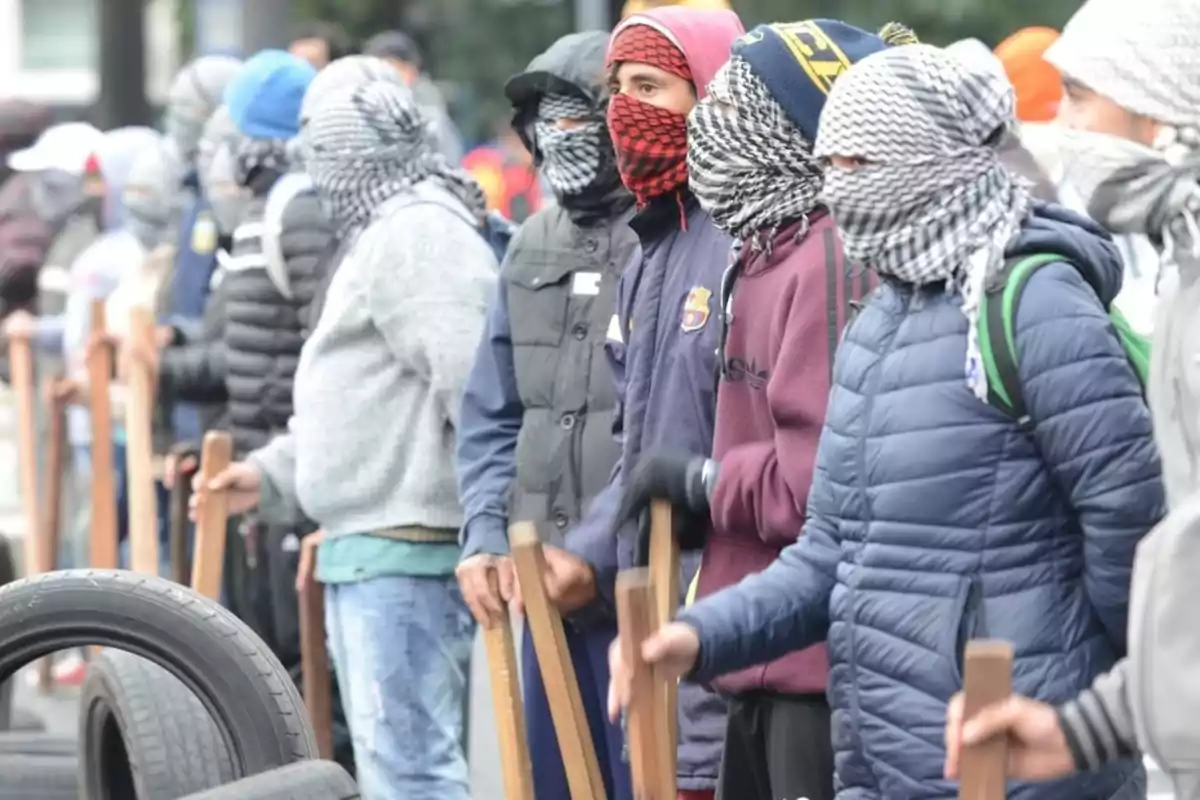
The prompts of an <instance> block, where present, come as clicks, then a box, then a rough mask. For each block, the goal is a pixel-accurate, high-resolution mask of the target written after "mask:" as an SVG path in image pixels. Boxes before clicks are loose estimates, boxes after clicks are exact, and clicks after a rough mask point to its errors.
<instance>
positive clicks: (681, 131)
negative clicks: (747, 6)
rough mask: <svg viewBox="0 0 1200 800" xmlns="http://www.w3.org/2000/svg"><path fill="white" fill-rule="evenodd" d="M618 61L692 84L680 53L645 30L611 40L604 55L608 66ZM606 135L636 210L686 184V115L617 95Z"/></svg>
mask: <svg viewBox="0 0 1200 800" xmlns="http://www.w3.org/2000/svg"><path fill="white" fill-rule="evenodd" d="M624 61H636V62H638V63H640V64H649V65H650V66H652V67H657V68H658V69H661V70H663V71H664V72H669V73H671V74H672V75H678V76H679V77H681V78H684V79H685V80H688V81H690V80H692V70H691V67H690V66H688V62H687V59H686V58H685V57H684V55H683V53H682V52H680V50H679V48H677V47H676V46H675V45H674V44H672V43H671V41H670V40H669V39H668V38H667V37H666V36H664V35H663V34H662V33H661V32H659V31H658V30H656V29H655V28H652V27H650V26H648V25H641V24H635V25H630V26H629V27H627V28H625V29H624V30H623V31H621V32H620V33H618V34H617V36H616V38H615V39H614V40H613V43H612V46H611V47H610V48H609V52H608V64H609V66H610V67H612V66H613V65H616V64H620V63H621V62H624ZM608 129H609V133H610V134H611V136H612V140H613V145H614V147H615V149H616V153H617V168H618V169H619V170H620V172H621V180H622V181H623V182H624V183H625V185H626V186H627V187H628V188H629V190H630V191H631V192H633V194H634V196H635V197H636V198H637V201H638V205H639V206H644V205H645V204H646V203H648V202H649V201H650V199H651V198H654V197H658V196H660V195H664V194H667V193H669V192H672V191H674V190H675V189H678V188H679V187H680V186H683V185H685V184H686V183H687V115H685V114H680V113H677V112H675V111H670V110H668V109H665V108H659V107H657V106H654V105H651V104H650V103H647V102H645V101H643V100H638V99H637V98H635V97H631V96H629V95H626V94H618V95H615V96H614V97H613V98H612V100H611V101H610V103H609V106H608Z"/></svg>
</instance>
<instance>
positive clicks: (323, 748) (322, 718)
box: [298, 536, 333, 758]
mask: <svg viewBox="0 0 1200 800" xmlns="http://www.w3.org/2000/svg"><path fill="white" fill-rule="evenodd" d="M319 546H320V542H319V541H318V540H317V539H316V538H315V537H312V536H310V537H307V538H305V539H304V541H303V542H302V543H301V545H300V548H301V552H300V563H301V564H309V565H311V566H310V568H309V569H308V570H307V574H306V576H305V579H304V582H303V584H301V585H300V586H299V587H298V589H299V598H298V599H299V601H300V682H301V689H302V690H303V694H304V705H305V706H306V707H307V708H308V717H309V719H310V720H311V721H312V725H313V730H314V731H315V732H316V734H317V750H318V752H319V753H320V754H321V758H333V672H332V670H330V669H329V653H328V651H327V650H326V649H325V592H324V589H323V588H322V587H321V584H320V583H318V582H317V577H316V575H317V548H318V547H319Z"/></svg>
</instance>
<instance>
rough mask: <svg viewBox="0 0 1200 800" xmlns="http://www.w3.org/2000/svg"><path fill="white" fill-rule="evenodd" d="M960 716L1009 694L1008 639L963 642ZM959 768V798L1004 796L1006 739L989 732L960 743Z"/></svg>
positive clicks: (999, 799)
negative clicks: (976, 740)
mask: <svg viewBox="0 0 1200 800" xmlns="http://www.w3.org/2000/svg"><path fill="white" fill-rule="evenodd" d="M963 664H964V667H963V719H970V718H971V717H973V716H974V715H975V714H976V713H977V712H979V710H980V709H982V708H984V707H985V706H989V705H991V704H993V703H998V702H1000V701H1001V700H1004V699H1005V698H1007V697H1008V696H1009V695H1011V694H1012V664H1013V648H1012V645H1011V644H1009V643H1008V642H1001V641H996V640H977V641H973V642H968V643H967V650H966V655H965V657H964V658H963ZM961 759H962V763H961V765H960V769H959V775H960V778H959V784H958V797H959V800H1004V798H1005V797H1006V796H1007V794H1006V787H1005V773H1006V771H1007V765H1008V739H1007V737H1005V736H993V737H992V738H991V739H988V740H987V741H985V742H982V743H980V744H978V745H975V746H973V747H964V748H963V750H962V755H961Z"/></svg>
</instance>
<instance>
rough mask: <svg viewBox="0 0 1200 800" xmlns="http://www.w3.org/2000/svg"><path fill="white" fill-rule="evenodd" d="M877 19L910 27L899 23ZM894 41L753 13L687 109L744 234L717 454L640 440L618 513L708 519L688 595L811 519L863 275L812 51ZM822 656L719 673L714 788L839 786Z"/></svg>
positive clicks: (693, 140) (695, 155)
mask: <svg viewBox="0 0 1200 800" xmlns="http://www.w3.org/2000/svg"><path fill="white" fill-rule="evenodd" d="M887 35H888V36H890V37H892V38H893V39H894V40H896V41H899V42H903V43H907V42H909V41H911V40H912V34H911V32H910V31H908V29H907V28H904V27H903V26H898V25H892V26H889V28H888V29H887ZM795 42H811V43H819V44H822V46H820V47H813V48H808V49H804V48H796V47H792V46H791V45H792V44H794V43H795ZM823 43H828V44H823ZM887 46H888V42H887V41H885V40H884V39H883V38H881V36H875V35H873V34H870V33H868V32H866V31H863V30H859V29H858V28H855V27H853V26H850V25H847V24H845V23H842V22H838V21H835V20H811V21H806V22H797V23H790V24H777V25H763V26H759V27H758V28H755V29H754V30H753V31H751V32H750V33H748V34H747V35H746V36H744V37H743V38H742V39H740V40H738V41H737V42H736V43H735V44H734V46H733V56H732V57H731V58H730V60H729V61H728V62H727V63H726V64H725V66H723V67H722V68H721V70H720V71H719V72H718V73H717V76H716V77H715V78H714V79H713V81H712V83H710V84H709V94H708V96H707V97H705V98H704V99H703V100H701V101H700V103H698V104H697V105H696V107H695V108H694V109H693V110H692V113H691V114H690V115H689V118H688V180H689V184H690V186H691V188H692V191H693V193H695V195H696V198H697V199H698V200H699V202H700V205H701V207H702V208H704V209H706V210H707V211H708V212H709V213H710V214H712V216H713V221H714V222H716V224H717V225H718V227H720V228H722V229H723V230H725V231H726V232H728V233H729V234H730V235H731V236H733V237H735V239H736V240H737V242H738V245H737V249H736V251H735V252H736V253H737V255H736V258H735V259H734V260H733V264H732V266H731V267H730V268H729V269H728V270H727V272H726V278H725V281H724V285H723V287H722V296H721V300H720V302H721V308H723V309H724V310H725V313H724V314H723V317H722V320H721V330H722V336H721V352H720V373H721V379H720V384H719V387H718V392H717V412H716V431H715V434H714V439H713V455H712V458H711V459H709V458H706V457H704V456H680V455H677V454H674V453H670V452H661V451H660V452H653V453H649V454H647V455H646V456H645V457H644V458H643V459H642V460H641V461H640V462H639V463H638V466H637V467H636V468H635V469H634V472H633V476H632V478H631V479H630V481H629V482H628V483H627V484H626V490H625V501H624V503H623V505H622V514H623V515H624V516H628V517H630V518H635V517H636V516H638V515H641V514H644V513H645V512H646V511H647V509H648V507H649V504H650V502H651V500H652V499H654V498H662V499H666V500H670V501H671V503H672V504H673V505H674V507H675V508H676V509H678V510H679V511H680V512H682V513H684V514H688V515H692V516H693V517H699V518H700V519H701V520H703V523H704V524H707V523H708V521H709V519H710V518H711V522H712V533H711V534H710V535H709V537H708V540H707V542H705V544H704V560H703V563H702V565H701V570H700V573H699V582H698V588H697V596H698V597H704V596H707V595H710V594H713V593H714V592H716V591H718V590H720V589H721V588H723V587H726V586H731V585H733V584H736V583H737V582H738V581H740V580H741V579H742V578H744V577H746V576H747V575H752V574H754V573H756V572H760V571H762V570H763V569H765V568H766V567H767V566H768V565H770V563H771V562H772V561H774V560H775V559H776V558H777V557H778V556H779V553H780V552H781V551H782V550H783V548H784V547H785V546H787V545H789V544H791V543H793V542H795V541H796V536H797V534H798V533H799V532H800V530H801V528H802V527H803V525H804V516H805V499H806V498H807V496H808V491H809V487H810V485H811V483H812V474H813V462H814V461H815V458H816V450H817V440H818V438H819V437H820V435H821V427H822V424H823V423H824V421H825V407H826V400H827V398H828V396H829V384H830V376H831V374H832V368H833V355H834V352H835V350H836V348H837V345H838V341H839V338H840V334H841V331H842V328H843V326H844V325H845V323H846V320H847V317H848V316H849V315H850V313H851V307H852V304H854V303H856V302H859V301H861V300H862V299H863V297H864V296H865V295H866V293H867V292H868V291H869V281H868V276H867V275H866V273H865V271H863V270H861V269H859V268H856V267H854V266H853V265H851V264H850V263H848V262H846V260H845V259H844V257H843V254H842V249H841V245H840V244H839V242H838V239H837V232H836V230H835V228H834V224H833V219H832V217H830V215H829V212H828V210H827V209H826V208H825V207H824V206H823V205H821V203H820V199H819V195H820V191H821V187H822V184H823V171H822V168H821V165H820V163H819V162H818V161H817V159H816V157H814V156H813V154H812V142H813V141H814V140H815V139H816V137H817V120H818V118H819V116H820V113H821V109H822V107H823V106H824V104H825V97H826V93H827V91H828V86H827V85H826V84H825V83H821V82H817V81H815V80H814V78H813V76H814V75H816V74H818V72H817V71H815V70H814V65H819V64H826V63H829V62H830V61H832V60H834V59H835V55H834V54H835V51H836V52H840V53H841V54H842V55H843V56H844V58H846V59H848V60H849V61H850V62H853V61H856V60H858V59H861V58H863V57H865V56H867V55H869V54H871V53H874V52H877V51H879V50H882V49H884V48H885V47H887ZM693 527H699V526H696V525H695V524H694V523H693ZM827 673H828V666H827V663H826V655H825V648H824V647H823V646H821V645H817V646H815V647H812V648H809V649H808V650H803V651H799V652H795V653H790V654H788V655H787V656H785V657H783V658H781V659H778V660H776V661H773V662H771V663H769V664H766V665H762V666H755V667H752V668H750V669H745V670H741V671H739V672H736V673H733V674H730V675H724V676H721V677H720V678H719V679H718V680H716V681H714V686H715V687H716V688H717V689H719V690H721V691H723V692H726V693H728V694H729V695H731V698H732V699H731V701H730V708H729V722H728V727H727V728H726V736H725V753H724V758H723V759H722V762H721V782H720V788H719V790H718V795H717V796H718V797H719V798H737V799H738V800H742V799H743V798H744V799H745V800H775V799H776V798H780V797H786V798H792V797H806V798H809V800H832V797H833V745H832V730H831V726H830V711H829V703H828V701H827V700H826V697H825V688H826V684H827V681H828V675H827Z"/></svg>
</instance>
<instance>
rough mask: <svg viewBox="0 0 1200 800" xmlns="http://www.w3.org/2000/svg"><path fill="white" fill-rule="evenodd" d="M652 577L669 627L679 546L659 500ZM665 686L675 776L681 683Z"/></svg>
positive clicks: (675, 602) (653, 512) (654, 508)
mask: <svg viewBox="0 0 1200 800" xmlns="http://www.w3.org/2000/svg"><path fill="white" fill-rule="evenodd" d="M650 575H651V581H652V583H653V586H654V592H655V606H656V609H657V611H658V620H657V623H658V625H666V624H667V623H668V622H670V621H671V620H673V619H675V612H676V611H678V610H679V543H678V542H677V541H675V529H674V526H673V525H672V523H671V503H670V501H668V500H655V501H653V503H652V504H651V506H650ZM662 686H663V693H662V694H663V704H664V706H665V708H664V711H663V713H664V714H665V715H666V719H667V728H668V731H669V734H670V742H671V748H670V758H671V761H670V764H669V770H670V772H671V774H672V775H674V774H675V768H676V761H677V760H678V756H677V754H676V747H678V745H679V683H678V682H677V681H674V680H665V681H663V683H662ZM672 796H673V793H672Z"/></svg>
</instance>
